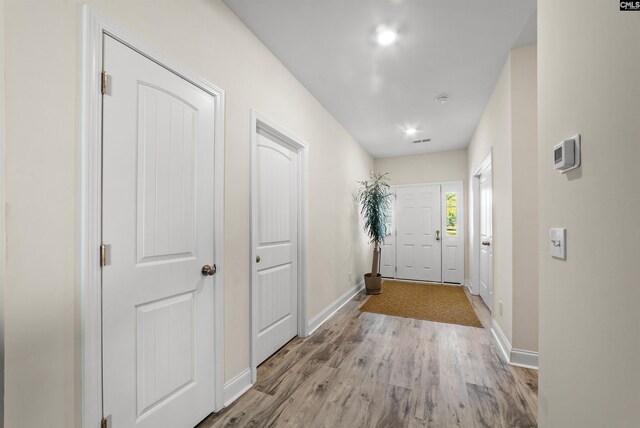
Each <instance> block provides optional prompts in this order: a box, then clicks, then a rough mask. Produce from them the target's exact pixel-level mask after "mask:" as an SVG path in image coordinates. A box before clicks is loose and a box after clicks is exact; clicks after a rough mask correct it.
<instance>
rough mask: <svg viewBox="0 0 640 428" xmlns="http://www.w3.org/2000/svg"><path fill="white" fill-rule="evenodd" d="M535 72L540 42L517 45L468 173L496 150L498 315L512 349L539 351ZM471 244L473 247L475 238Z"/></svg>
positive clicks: (489, 108) (476, 135) (472, 153)
mask: <svg viewBox="0 0 640 428" xmlns="http://www.w3.org/2000/svg"><path fill="white" fill-rule="evenodd" d="M536 73H537V70H536V45H535V44H533V45H527V46H523V47H520V48H517V49H513V50H512V51H511V53H510V55H509V58H508V59H507V61H506V63H505V66H504V68H503V70H502V73H501V74H500V77H499V79H498V82H497V83H496V86H495V88H494V90H493V93H492V95H491V98H490V100H489V103H488V104H487V107H486V109H485V111H484V113H483V116H482V118H481V120H480V123H479V124H478V127H477V129H476V132H475V133H474V136H473V138H472V140H471V143H470V144H469V148H468V150H467V152H468V167H469V169H468V174H469V178H470V177H471V175H472V174H473V172H474V171H475V170H476V168H477V167H478V166H479V165H480V163H481V162H482V161H483V160H484V158H485V157H486V156H487V154H488V153H489V151H490V150H492V149H493V292H494V308H493V316H494V318H495V320H496V322H497V324H498V325H499V326H500V329H501V330H502V331H503V333H504V334H505V336H506V337H507V339H508V340H509V342H510V344H511V346H512V347H513V348H514V349H522V350H527V351H534V352H535V351H537V350H538V274H537V265H538V262H537V251H536V248H537V247H538V237H537V234H536V232H535V231H536V230H537V226H538V213H537V199H538V184H537V180H538V179H537V174H538V173H537V156H536V152H537V94H536V93H537V86H536V85H537V79H536ZM468 236H469V239H471V238H472V237H471V234H469V235H468ZM469 246H470V248H473V242H470V243H469ZM472 269H473V267H472ZM500 301H501V302H502V306H503V311H502V313H500V309H499V302H500Z"/></svg>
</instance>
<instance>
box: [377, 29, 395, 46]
mask: <svg viewBox="0 0 640 428" xmlns="http://www.w3.org/2000/svg"><path fill="white" fill-rule="evenodd" d="M397 39H398V33H396V32H395V31H394V30H392V29H391V28H389V27H378V29H377V30H376V40H377V41H378V44H379V45H380V46H389V45H392V44H394V43H395V41H396V40H397Z"/></svg>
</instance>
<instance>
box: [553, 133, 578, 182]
mask: <svg viewBox="0 0 640 428" xmlns="http://www.w3.org/2000/svg"><path fill="white" fill-rule="evenodd" d="M579 166H580V134H576V135H574V136H573V137H571V138H569V139H568V140H564V141H563V142H561V143H560V144H556V145H555V146H554V147H553V167H554V168H555V169H557V170H560V171H561V172H562V173H563V174H564V173H565V172H567V171H571V170H572V169H575V168H577V167H579Z"/></svg>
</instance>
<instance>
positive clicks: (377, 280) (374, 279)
mask: <svg viewBox="0 0 640 428" xmlns="http://www.w3.org/2000/svg"><path fill="white" fill-rule="evenodd" d="M364 287H365V289H366V290H367V294H380V293H382V275H380V274H378V276H373V274H370V273H365V274H364Z"/></svg>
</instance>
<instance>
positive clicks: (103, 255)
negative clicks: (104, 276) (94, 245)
mask: <svg viewBox="0 0 640 428" xmlns="http://www.w3.org/2000/svg"><path fill="white" fill-rule="evenodd" d="M110 264H111V245H108V244H101V245H100V266H108V265H110Z"/></svg>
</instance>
